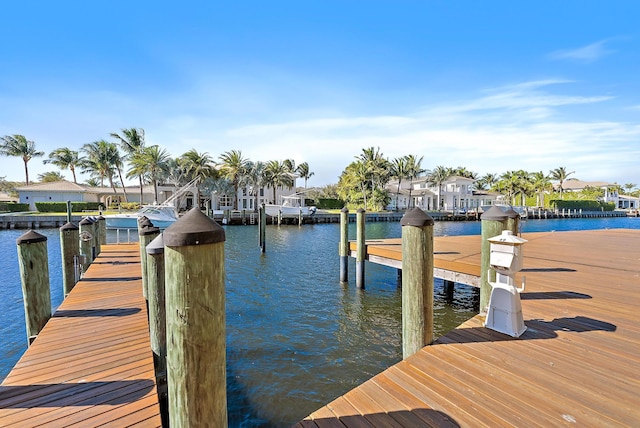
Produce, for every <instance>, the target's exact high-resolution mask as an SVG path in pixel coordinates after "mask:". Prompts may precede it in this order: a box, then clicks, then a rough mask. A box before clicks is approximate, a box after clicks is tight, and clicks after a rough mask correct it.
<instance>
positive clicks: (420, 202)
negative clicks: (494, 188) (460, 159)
mask: <svg viewBox="0 0 640 428" xmlns="http://www.w3.org/2000/svg"><path fill="white" fill-rule="evenodd" d="M474 182H475V180H474V179H472V178H467V177H461V176H457V175H455V176H451V177H449V178H447V179H446V180H445V181H443V182H442V184H441V185H440V186H437V185H433V184H430V183H429V182H428V180H427V178H426V177H419V178H418V179H416V180H413V181H402V182H401V183H400V189H399V190H398V181H397V180H394V181H391V182H389V184H387V186H386V189H387V190H388V191H389V195H390V196H391V202H390V204H389V206H387V209H389V210H406V209H408V208H413V207H418V208H420V209H422V210H425V211H431V210H434V211H435V210H443V211H457V212H464V211H470V210H478V209H479V208H480V207H482V206H486V205H493V204H495V203H496V201H497V199H498V196H499V194H498V193H495V192H489V191H486V190H476V189H474V186H473V183H474ZM396 201H397V205H396Z"/></svg>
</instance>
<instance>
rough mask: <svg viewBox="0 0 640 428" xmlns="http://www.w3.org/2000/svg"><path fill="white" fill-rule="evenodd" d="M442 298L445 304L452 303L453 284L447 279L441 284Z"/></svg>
mask: <svg viewBox="0 0 640 428" xmlns="http://www.w3.org/2000/svg"><path fill="white" fill-rule="evenodd" d="M443 291H444V298H445V300H446V301H447V302H453V293H454V291H455V282H453V281H450V280H448V279H445V280H444V283H443Z"/></svg>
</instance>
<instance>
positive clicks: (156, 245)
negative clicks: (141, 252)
mask: <svg viewBox="0 0 640 428" xmlns="http://www.w3.org/2000/svg"><path fill="white" fill-rule="evenodd" d="M147 254H164V240H163V238H162V233H161V234H160V235H158V236H156V237H155V238H154V239H153V241H151V242H149V245H147Z"/></svg>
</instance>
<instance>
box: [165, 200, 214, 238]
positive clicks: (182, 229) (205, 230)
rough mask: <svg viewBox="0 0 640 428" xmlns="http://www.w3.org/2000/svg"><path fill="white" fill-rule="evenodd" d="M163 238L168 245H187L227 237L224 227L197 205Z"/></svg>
mask: <svg viewBox="0 0 640 428" xmlns="http://www.w3.org/2000/svg"><path fill="white" fill-rule="evenodd" d="M163 240H164V245H165V246H167V247H185V246H187V245H203V244H216V243H218V242H224V241H225V240H226V238H225V234H224V229H223V228H222V227H221V226H220V225H219V224H218V223H216V222H215V221H213V220H211V219H210V218H209V217H207V216H206V215H204V214H202V212H201V211H200V210H199V209H198V207H195V208H192V209H191V211H189V212H188V213H186V214H185V215H183V216H182V217H181V218H180V219H179V220H178V221H176V222H175V223H173V224H172V225H171V226H169V227H168V228H167V229H166V230H165V231H164V238H163Z"/></svg>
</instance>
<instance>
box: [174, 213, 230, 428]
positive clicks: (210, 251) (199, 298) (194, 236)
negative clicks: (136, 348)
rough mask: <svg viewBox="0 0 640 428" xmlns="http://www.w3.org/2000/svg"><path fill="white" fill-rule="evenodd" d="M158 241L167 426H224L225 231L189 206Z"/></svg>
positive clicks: (225, 420) (225, 401) (225, 417)
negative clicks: (164, 309)
mask: <svg viewBox="0 0 640 428" xmlns="http://www.w3.org/2000/svg"><path fill="white" fill-rule="evenodd" d="M163 239H164V245H165V252H164V255H165V281H166V283H165V286H166V306H167V372H168V373H167V374H168V394H169V421H170V425H171V426H173V427H188V426H193V427H199V426H215V427H225V426H227V395H226V372H225V368H226V367H225V366H226V357H225V346H226V345H225V291H224V241H225V234H224V229H222V228H221V227H220V226H219V225H218V224H217V223H216V222H214V221H212V220H211V219H209V218H208V217H206V216H204V215H203V214H202V213H201V212H200V211H199V210H191V211H189V212H188V213H187V214H186V215H184V216H183V217H182V218H181V219H179V220H178V221H176V222H175V223H174V224H173V225H171V226H170V227H168V228H167V229H166V230H165V232H164V236H163Z"/></svg>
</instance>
